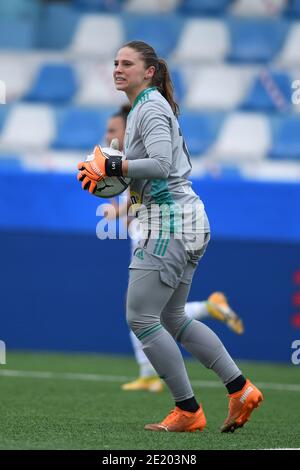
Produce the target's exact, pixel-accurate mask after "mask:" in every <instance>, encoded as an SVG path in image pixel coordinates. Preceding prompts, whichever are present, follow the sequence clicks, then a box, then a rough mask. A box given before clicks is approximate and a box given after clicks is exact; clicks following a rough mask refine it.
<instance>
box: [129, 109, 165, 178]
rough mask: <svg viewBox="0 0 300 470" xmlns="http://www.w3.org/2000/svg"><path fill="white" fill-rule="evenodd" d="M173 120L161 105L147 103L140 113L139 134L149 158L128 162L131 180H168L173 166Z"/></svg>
mask: <svg viewBox="0 0 300 470" xmlns="http://www.w3.org/2000/svg"><path fill="white" fill-rule="evenodd" d="M171 125H172V124H171V120H170V117H169V116H167V115H166V114H165V111H164V110H163V109H162V108H160V106H159V104H157V103H155V104H153V103H152V102H149V103H145V104H144V106H142V108H141V110H140V113H139V125H138V128H139V132H140V135H141V137H142V140H143V144H144V146H145V149H146V152H147V155H148V158H142V159H137V160H129V161H128V176H129V177H131V178H145V179H166V178H168V176H169V173H170V168H171V165H172V143H171Z"/></svg>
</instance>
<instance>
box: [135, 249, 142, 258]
mask: <svg viewBox="0 0 300 470" xmlns="http://www.w3.org/2000/svg"><path fill="white" fill-rule="evenodd" d="M135 256H136V257H137V258H139V259H141V260H142V261H143V260H144V252H143V250H142V248H139V249H138V250H137V251H136V252H135Z"/></svg>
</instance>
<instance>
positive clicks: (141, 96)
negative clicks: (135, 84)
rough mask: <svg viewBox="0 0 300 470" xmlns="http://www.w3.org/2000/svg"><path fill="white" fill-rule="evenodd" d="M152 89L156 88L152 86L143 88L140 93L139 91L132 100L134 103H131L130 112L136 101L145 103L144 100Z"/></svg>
mask: <svg viewBox="0 0 300 470" xmlns="http://www.w3.org/2000/svg"><path fill="white" fill-rule="evenodd" d="M154 90H157V87H156V86H152V87H150V88H146V89H145V90H143V91H141V93H139V94H138V95H137V97H136V99H135V100H134V103H133V105H132V108H131V110H130V112H131V111H132V110H133V108H135V107H136V105H137V104H138V103H145V101H147V100H148V99H149V93H150V92H151V91H154Z"/></svg>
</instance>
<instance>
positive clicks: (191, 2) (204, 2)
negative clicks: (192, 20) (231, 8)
mask: <svg viewBox="0 0 300 470" xmlns="http://www.w3.org/2000/svg"><path fill="white" fill-rule="evenodd" d="M230 3H231V0H184V2H182V3H181V5H180V6H179V8H178V11H180V12H182V13H187V14H191V15H198V14H199V15H219V14H220V13H222V12H223V11H224V10H225V9H226V8H227V7H228V5H230Z"/></svg>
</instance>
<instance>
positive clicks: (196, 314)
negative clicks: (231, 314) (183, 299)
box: [184, 302, 209, 320]
mask: <svg viewBox="0 0 300 470" xmlns="http://www.w3.org/2000/svg"><path fill="white" fill-rule="evenodd" d="M184 310H185V314H186V315H187V316H188V317H189V318H194V319H195V320H203V319H204V318H207V317H209V311H208V310H207V306H206V302H187V303H186V304H185V309H184Z"/></svg>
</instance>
